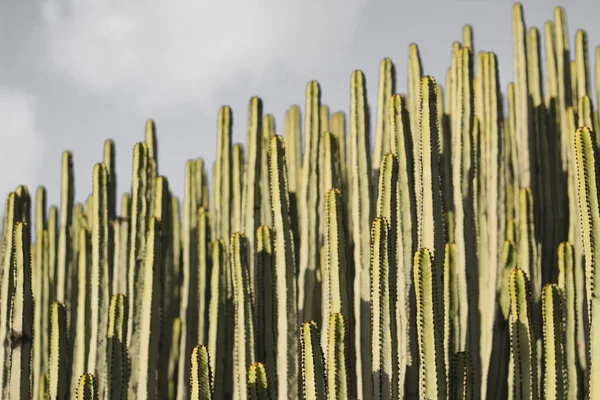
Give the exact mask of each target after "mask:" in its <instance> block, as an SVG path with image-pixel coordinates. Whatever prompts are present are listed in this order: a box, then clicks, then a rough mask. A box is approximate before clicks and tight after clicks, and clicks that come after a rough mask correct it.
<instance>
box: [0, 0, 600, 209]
mask: <svg viewBox="0 0 600 400" xmlns="http://www.w3.org/2000/svg"><path fill="white" fill-rule="evenodd" d="M567 3H568V4H567ZM523 4H524V7H525V20H526V24H527V26H528V27H530V26H538V27H539V28H542V29H543V24H544V22H545V21H546V20H550V19H553V9H554V7H555V6H556V5H558V4H559V3H554V2H552V1H547V0H537V1H525V2H524V3H523ZM565 5H566V7H567V8H566V10H567V17H568V27H569V36H570V38H571V42H573V38H574V36H575V32H576V30H577V29H580V28H582V29H585V30H587V32H588V35H589V45H590V48H589V49H590V56H591V59H593V56H594V54H595V46H596V45H598V44H600V24H598V23H597V18H598V15H600V2H598V1H597V0H577V1H569V2H565ZM511 6H512V1H505V0H493V1H492V0H487V1H486V0H469V1H467V0H463V1H425V0H420V1H411V2H404V1H394V0H389V1H385V0H383V1H367V0H302V1H297V0H293V1H287V0H285V1H284V0H217V1H206V0H146V1H141V0H120V1H117V0H23V1H16V0H7V1H5V2H3V5H2V12H1V13H0V140H1V145H0V194H1V195H2V196H5V195H7V194H8V192H9V191H11V190H14V188H15V187H16V186H17V185H18V184H19V183H25V184H27V185H28V186H29V188H30V191H31V192H32V193H34V190H35V188H36V187H37V186H38V185H41V184H43V185H45V186H46V187H47V188H48V190H49V201H50V204H57V202H58V201H59V188H60V184H59V182H60V162H61V161H60V160H61V153H62V151H63V150H65V149H69V150H71V151H73V152H74V162H75V176H76V197H77V200H78V201H83V200H84V199H85V198H86V197H87V195H88V193H90V192H91V182H92V180H91V178H92V168H93V165H94V163H96V162H98V161H101V159H102V144H103V142H104V140H105V139H106V138H112V139H114V140H115V141H116V144H117V171H118V172H117V173H118V185H119V193H122V192H124V191H126V190H129V185H130V178H129V176H130V174H131V158H132V148H133V145H134V144H135V143H136V142H138V141H141V140H143V137H144V136H143V135H144V133H143V128H144V122H145V120H146V119H147V118H154V119H155V120H156V124H157V129H158V139H159V159H160V167H159V168H160V173H161V174H163V175H166V176H167V177H168V178H169V180H170V184H171V187H172V189H173V191H174V192H175V193H176V194H177V195H181V194H182V191H183V178H184V166H185V161H186V160H187V159H189V158H196V157H202V158H204V159H205V160H206V161H207V162H208V163H209V165H211V164H212V162H213V161H214V156H215V153H216V120H217V111H218V108H219V107H220V106H221V105H223V104H229V105H231V106H232V107H233V112H234V141H235V142H243V143H245V134H246V121H247V104H248V100H249V99H250V97H251V96H253V95H258V96H260V97H262V99H263V101H264V105H265V112H266V113H272V114H274V115H275V117H276V119H277V123H278V124H277V127H278V133H281V134H282V133H283V132H282V128H283V116H284V114H285V111H286V110H287V108H288V107H289V106H290V105H292V104H300V105H302V106H303V105H304V92H305V87H306V83H307V82H308V81H309V80H312V79H316V80H318V81H319V82H320V83H321V87H322V93H323V96H322V101H323V103H324V104H328V105H329V106H330V107H331V110H332V111H337V110H347V109H348V108H349V92H350V87H349V82H350V74H351V73H352V71H353V70H354V69H362V70H363V71H364V72H365V74H366V76H367V85H368V93H369V98H370V103H371V105H372V107H373V110H374V108H375V106H376V101H375V97H376V93H377V81H378V65H379V61H380V60H381V59H382V58H384V57H390V58H391V59H392V60H393V61H394V63H395V65H396V71H397V76H398V80H397V91H399V92H404V91H405V88H406V77H407V71H406V65H407V54H408V45H409V44H410V43H411V42H416V43H418V45H419V49H420V52H421V57H422V60H423V65H424V70H425V73H426V74H429V75H433V76H434V77H436V78H438V79H439V80H440V81H441V82H442V83H443V82H444V80H445V73H446V69H447V68H448V66H449V63H450V49H451V45H452V42H453V41H454V40H460V39H461V35H462V27H463V25H464V24H465V23H470V24H471V25H472V26H473V27H474V32H475V50H476V51H480V50H491V51H495V52H496V53H497V54H498V56H499V60H500V74H501V80H502V87H503V88H505V87H506V84H507V83H508V82H509V81H510V80H511V79H512V69H513V66H512V36H511V32H512V31H511ZM590 61H592V60H590Z"/></svg>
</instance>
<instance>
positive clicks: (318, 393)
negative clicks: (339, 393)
mask: <svg viewBox="0 0 600 400" xmlns="http://www.w3.org/2000/svg"><path fill="white" fill-rule="evenodd" d="M300 343H301V347H302V397H303V398H304V399H306V400H325V399H327V385H326V383H325V382H326V381H327V380H326V376H325V375H326V372H325V361H324V360H323V352H322V351H321V340H320V338H319V329H318V328H317V324H315V323H314V322H313V321H309V322H304V323H303V324H302V326H301V328H300Z"/></svg>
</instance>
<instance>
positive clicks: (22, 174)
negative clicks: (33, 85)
mask: <svg viewBox="0 0 600 400" xmlns="http://www.w3.org/2000/svg"><path fill="white" fill-rule="evenodd" d="M35 106H36V105H35V100H34V98H33V97H32V96H31V95H29V94H28V93H26V92H24V91H22V90H17V89H6V88H4V89H2V90H0V116H1V118H0V132H1V138H2V142H3V145H2V146H0V171H1V173H2V180H1V181H0V193H2V194H3V195H7V194H8V193H9V192H11V191H13V190H15V188H16V187H17V186H18V185H21V184H25V185H28V186H29V189H30V190H31V185H32V184H33V183H34V182H36V181H37V180H38V179H39V175H40V168H41V166H42V163H41V162H40V161H41V157H40V156H41V154H42V151H43V148H44V147H45V145H44V141H43V138H42V136H41V135H40V133H39V129H38V127H37V126H36V120H35V115H36V110H35ZM2 204H4V200H2Z"/></svg>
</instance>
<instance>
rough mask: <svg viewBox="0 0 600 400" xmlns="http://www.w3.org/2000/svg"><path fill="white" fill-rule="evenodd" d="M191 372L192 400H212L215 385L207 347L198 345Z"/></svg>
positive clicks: (195, 348) (194, 352) (193, 356)
mask: <svg viewBox="0 0 600 400" xmlns="http://www.w3.org/2000/svg"><path fill="white" fill-rule="evenodd" d="M191 366H192V370H191V371H190V386H191V392H190V400H212V398H213V384H212V372H211V370H210V357H209V355H208V350H207V348H206V346H203V345H198V346H196V347H194V350H193V351H192V361H191Z"/></svg>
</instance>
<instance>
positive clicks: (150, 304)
mask: <svg viewBox="0 0 600 400" xmlns="http://www.w3.org/2000/svg"><path fill="white" fill-rule="evenodd" d="M160 244H161V239H160V222H159V221H158V220H157V219H156V217H151V218H150V221H149V223H148V236H147V239H146V246H145V249H146V254H145V259H144V262H143V267H142V271H140V272H141V273H140V277H141V285H140V287H141V290H140V292H141V293H140V297H141V299H140V300H141V301H140V305H139V307H140V308H141V309H140V310H139V313H140V321H139V325H133V327H134V329H136V332H135V333H134V334H133V335H132V336H131V337H132V341H131V344H130V348H131V349H132V350H133V355H132V357H131V361H132V362H131V383H130V385H129V391H130V394H129V397H130V398H137V399H147V398H156V396H157V389H158V387H157V369H158V367H159V359H158V349H159V343H160V326H161V303H162V302H161V291H160V281H161V274H160V269H161V266H160V260H161V246H160Z"/></svg>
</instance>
